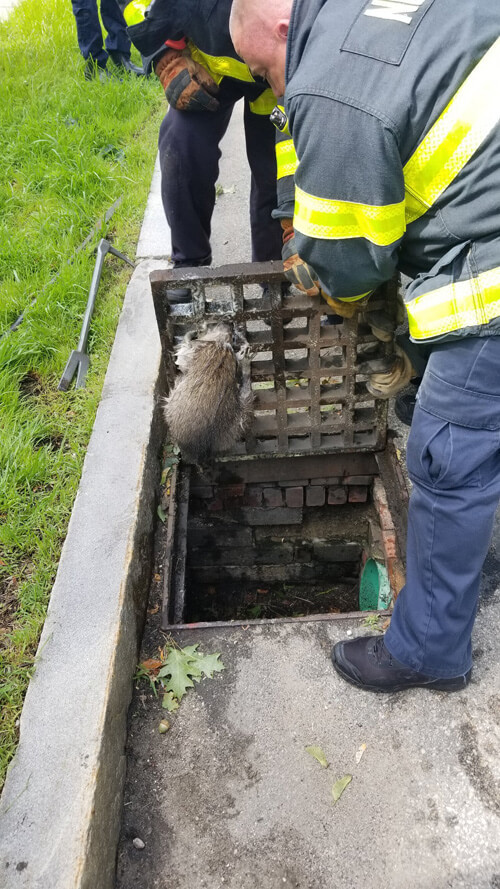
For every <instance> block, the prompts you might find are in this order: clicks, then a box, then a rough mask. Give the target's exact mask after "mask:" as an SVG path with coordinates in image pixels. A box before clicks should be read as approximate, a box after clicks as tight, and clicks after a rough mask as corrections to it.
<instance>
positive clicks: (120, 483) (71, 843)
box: [0, 260, 165, 889]
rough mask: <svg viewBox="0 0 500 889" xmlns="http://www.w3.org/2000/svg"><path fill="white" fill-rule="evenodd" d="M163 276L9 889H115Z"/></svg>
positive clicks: (109, 419)
mask: <svg viewBox="0 0 500 889" xmlns="http://www.w3.org/2000/svg"><path fill="white" fill-rule="evenodd" d="M163 267H165V261H162V262H161V261H151V260H150V261H144V262H141V263H140V265H139V266H138V267H137V268H136V270H135V272H134V274H133V276H132V279H131V281H130V284H129V286H128V288H127V292H126V295H125V301H124V306H123V310H122V313H121V317H120V321H119V325H118V329H117V333H116V338H115V342H114V346H113V350H112V354H111V358H110V363H109V367H108V372H107V374H106V379H105V383H104V388H103V392H102V398H101V402H100V405H99V408H98V411H97V416H96V421H95V425H94V430H93V433H92V437H91V440H90V444H89V448H88V452H87V456H86V459H85V464H84V469H83V474H82V480H81V483H80V487H79V491H78V495H77V497H76V501H75V505H74V508H73V513H72V516H71V521H70V524H69V529H68V535H67V538H66V542H65V544H64V548H63V551H62V556H61V560H60V564H59V569H58V572H57V577H56V581H55V584H54V587H53V590H52V595H51V599H50V606H49V610H48V614H47V619H46V622H45V626H44V630H43V633H42V637H41V640H40V645H39V649H38V655H37V666H36V670H35V674H34V676H33V679H32V680H31V683H30V685H29V688H28V692H27V695H26V700H25V704H24V708H23V712H22V716H21V729H20V744H19V748H18V751H17V753H16V756H15V758H14V760H13V762H12V764H11V767H10V769H9V773H8V776H7V782H6V785H5V788H4V792H3V795H2V799H1V802H0V821H1V827H0V862H1V863H0V874H1V877H0V883H1V885H2V887H4V889H11V887H16V889H21V887H29V889H42V887H43V889H108V887H112V886H113V883H114V870H115V852H116V843H117V839H118V832H119V825H120V815H121V803H122V787H123V780H124V774H125V756H124V744H125V737H126V719H127V708H128V705H129V702H130V698H131V692H132V687H131V686H132V683H131V677H132V674H133V671H134V668H135V664H136V658H137V649H138V644H139V640H140V634H141V630H142V624H143V619H144V613H145V606H146V600H147V593H148V576H149V571H150V564H151V559H150V555H151V551H152V538H153V517H154V515H153V514H154V508H153V507H154V493H155V484H156V482H157V476H158V473H157V468H158V467H159V461H158V460H157V459H156V456H157V454H158V451H159V447H160V443H161V431H162V428H161V418H160V412H159V410H158V398H157V394H158V386H159V382H160V381H161V380H160V378H161V372H160V369H161V361H160V343H159V337H158V329H157V326H156V319H155V316H154V311H153V304H152V300H151V299H150V298H149V273H150V271H152V270H153V269H157V268H163Z"/></svg>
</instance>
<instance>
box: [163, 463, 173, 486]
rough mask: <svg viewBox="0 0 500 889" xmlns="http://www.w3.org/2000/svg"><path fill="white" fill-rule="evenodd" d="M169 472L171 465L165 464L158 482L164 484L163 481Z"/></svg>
mask: <svg viewBox="0 0 500 889" xmlns="http://www.w3.org/2000/svg"><path fill="white" fill-rule="evenodd" d="M171 472H172V467H171V466H165V469H164V470H163V472H162V474H161V479H160V484H162V485H164V484H165V482H166V481H167V478H168V476H169V475H170V473H171Z"/></svg>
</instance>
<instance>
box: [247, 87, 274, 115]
mask: <svg viewBox="0 0 500 889" xmlns="http://www.w3.org/2000/svg"><path fill="white" fill-rule="evenodd" d="M275 105H276V96H275V95H274V93H273V91H272V90H271V89H268V90H264V92H263V93H261V94H260V96H258V97H257V98H256V99H254V100H253V102H250V111H251V112H252V114H266V115H267V116H268V117H269V115H270V114H271V111H272V110H273V108H274V106H275Z"/></svg>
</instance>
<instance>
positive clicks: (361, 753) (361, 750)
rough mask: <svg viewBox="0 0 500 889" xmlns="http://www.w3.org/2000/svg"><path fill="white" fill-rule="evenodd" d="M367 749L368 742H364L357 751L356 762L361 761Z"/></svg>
mask: <svg viewBox="0 0 500 889" xmlns="http://www.w3.org/2000/svg"><path fill="white" fill-rule="evenodd" d="M365 750H366V744H362V745H361V747H360V748H359V750H357V751H356V762H359V761H360V760H361V757H362V756H363V753H364V752H365Z"/></svg>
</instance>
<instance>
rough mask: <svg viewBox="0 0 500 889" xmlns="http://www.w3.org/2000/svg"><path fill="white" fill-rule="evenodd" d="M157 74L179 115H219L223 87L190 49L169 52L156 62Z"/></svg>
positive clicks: (169, 50) (169, 100)
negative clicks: (184, 112) (188, 113)
mask: <svg viewBox="0 0 500 889" xmlns="http://www.w3.org/2000/svg"><path fill="white" fill-rule="evenodd" d="M155 74H156V75H157V77H158V79H159V80H160V82H161V85H162V87H163V89H164V90H165V95H166V97H167V101H168V103H169V105H171V106H172V108H176V109H177V111H217V109H218V107H219V102H218V101H217V99H216V98H215V96H216V94H217V93H218V91H219V87H218V86H217V84H216V82H215V80H214V79H213V78H212V77H211V76H210V74H209V73H208V71H206V70H205V68H203V66H202V65H199V64H198V62H195V61H194V59H192V58H191V54H190V52H189V50H188V49H183V50H178V49H168V50H167V51H166V52H165V53H164V54H163V55H162V56H160V58H159V59H158V61H157V62H156V64H155Z"/></svg>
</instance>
